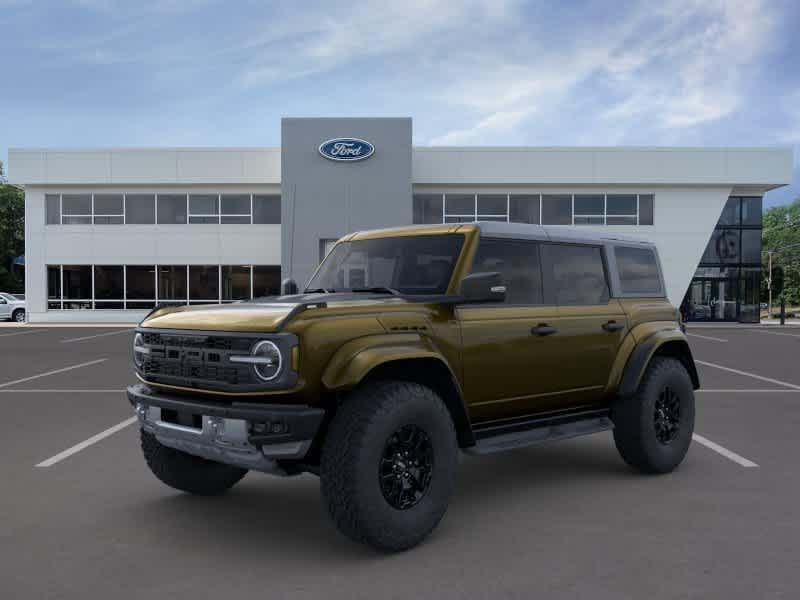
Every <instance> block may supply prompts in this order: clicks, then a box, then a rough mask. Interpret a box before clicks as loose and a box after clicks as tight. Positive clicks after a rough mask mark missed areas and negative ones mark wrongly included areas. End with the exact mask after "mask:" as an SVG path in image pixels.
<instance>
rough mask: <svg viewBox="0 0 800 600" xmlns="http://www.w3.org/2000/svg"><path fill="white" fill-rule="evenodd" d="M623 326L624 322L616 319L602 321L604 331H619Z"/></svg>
mask: <svg viewBox="0 0 800 600" xmlns="http://www.w3.org/2000/svg"><path fill="white" fill-rule="evenodd" d="M624 327H625V323H617V322H616V321H609V322H608V323H603V329H605V330H606V331H619V330H620V329H622V328H624Z"/></svg>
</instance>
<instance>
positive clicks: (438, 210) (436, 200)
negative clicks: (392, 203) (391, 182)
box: [414, 194, 443, 225]
mask: <svg viewBox="0 0 800 600" xmlns="http://www.w3.org/2000/svg"><path fill="white" fill-rule="evenodd" d="M442 202H443V200H442V195H441V194H415V195H414V223H415V224H418V225H422V224H426V223H441V222H442V214H443V213H442Z"/></svg>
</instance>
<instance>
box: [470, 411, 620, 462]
mask: <svg viewBox="0 0 800 600" xmlns="http://www.w3.org/2000/svg"><path fill="white" fill-rule="evenodd" d="M613 428H614V424H613V422H612V421H611V419H610V417H609V411H608V409H603V410H587V411H582V412H575V413H571V414H570V413H566V414H564V413H562V414H557V415H548V416H543V417H538V418H532V419H527V420H524V421H513V422H510V423H505V424H501V425H491V426H485V427H477V428H476V429H475V438H476V444H475V445H474V446H471V447H469V448H465V449H464V452H466V453H468V454H491V453H493V452H502V451H504V450H513V449H515V448H524V447H526V446H533V445H535V444H541V443H544V442H554V441H557V440H565V439H568V438H572V437H577V436H580V435H588V434H590V433H598V432H600V431H608V430H609V429H613Z"/></svg>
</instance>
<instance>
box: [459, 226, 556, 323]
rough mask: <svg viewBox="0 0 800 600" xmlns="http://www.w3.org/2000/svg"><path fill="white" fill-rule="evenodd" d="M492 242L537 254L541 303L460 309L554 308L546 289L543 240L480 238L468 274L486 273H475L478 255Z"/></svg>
mask: <svg viewBox="0 0 800 600" xmlns="http://www.w3.org/2000/svg"><path fill="white" fill-rule="evenodd" d="M487 241H488V242H492V243H498V242H499V243H507V244H515V245H517V244H519V245H526V246H531V247H532V248H533V249H534V251H535V252H536V258H537V262H538V264H539V289H540V292H541V293H540V298H539V299H540V302H538V303H513V304H512V303H510V302H506V301H503V302H481V303H480V304H459V305H458V307H459V309H461V308H512V307H527V308H541V307H548V306H550V307H552V306H555V304H554V303H551V302H549V300H552V298H548V295H547V289H546V287H545V280H544V269H543V267H542V245H543V244H544V242H542V241H541V240H531V239H525V238H518V237H500V236H486V237H484V236H480V238H479V239H478V245H477V247H476V248H475V251H474V253H473V255H472V262H471V264H470V267H469V271H468V273H469V274H471V273H476V272H478V273H480V272H485V271H473V269H474V267H475V261H476V260H477V259H478V253H479V252H480V247H481V244H483V243H484V242H487ZM503 283H504V284H506V285H507V282H506V281H505V280H503Z"/></svg>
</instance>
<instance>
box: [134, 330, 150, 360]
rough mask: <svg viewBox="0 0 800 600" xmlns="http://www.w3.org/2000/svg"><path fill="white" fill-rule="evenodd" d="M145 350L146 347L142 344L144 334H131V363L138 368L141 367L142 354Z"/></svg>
mask: <svg viewBox="0 0 800 600" xmlns="http://www.w3.org/2000/svg"><path fill="white" fill-rule="evenodd" d="M146 350H147V349H146V348H145V345H144V336H143V335H142V334H141V333H137V334H136V335H135V336H133V364H135V365H136V367H137V368H139V369H141V368H142V365H143V364H144V355H145V352H146Z"/></svg>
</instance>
